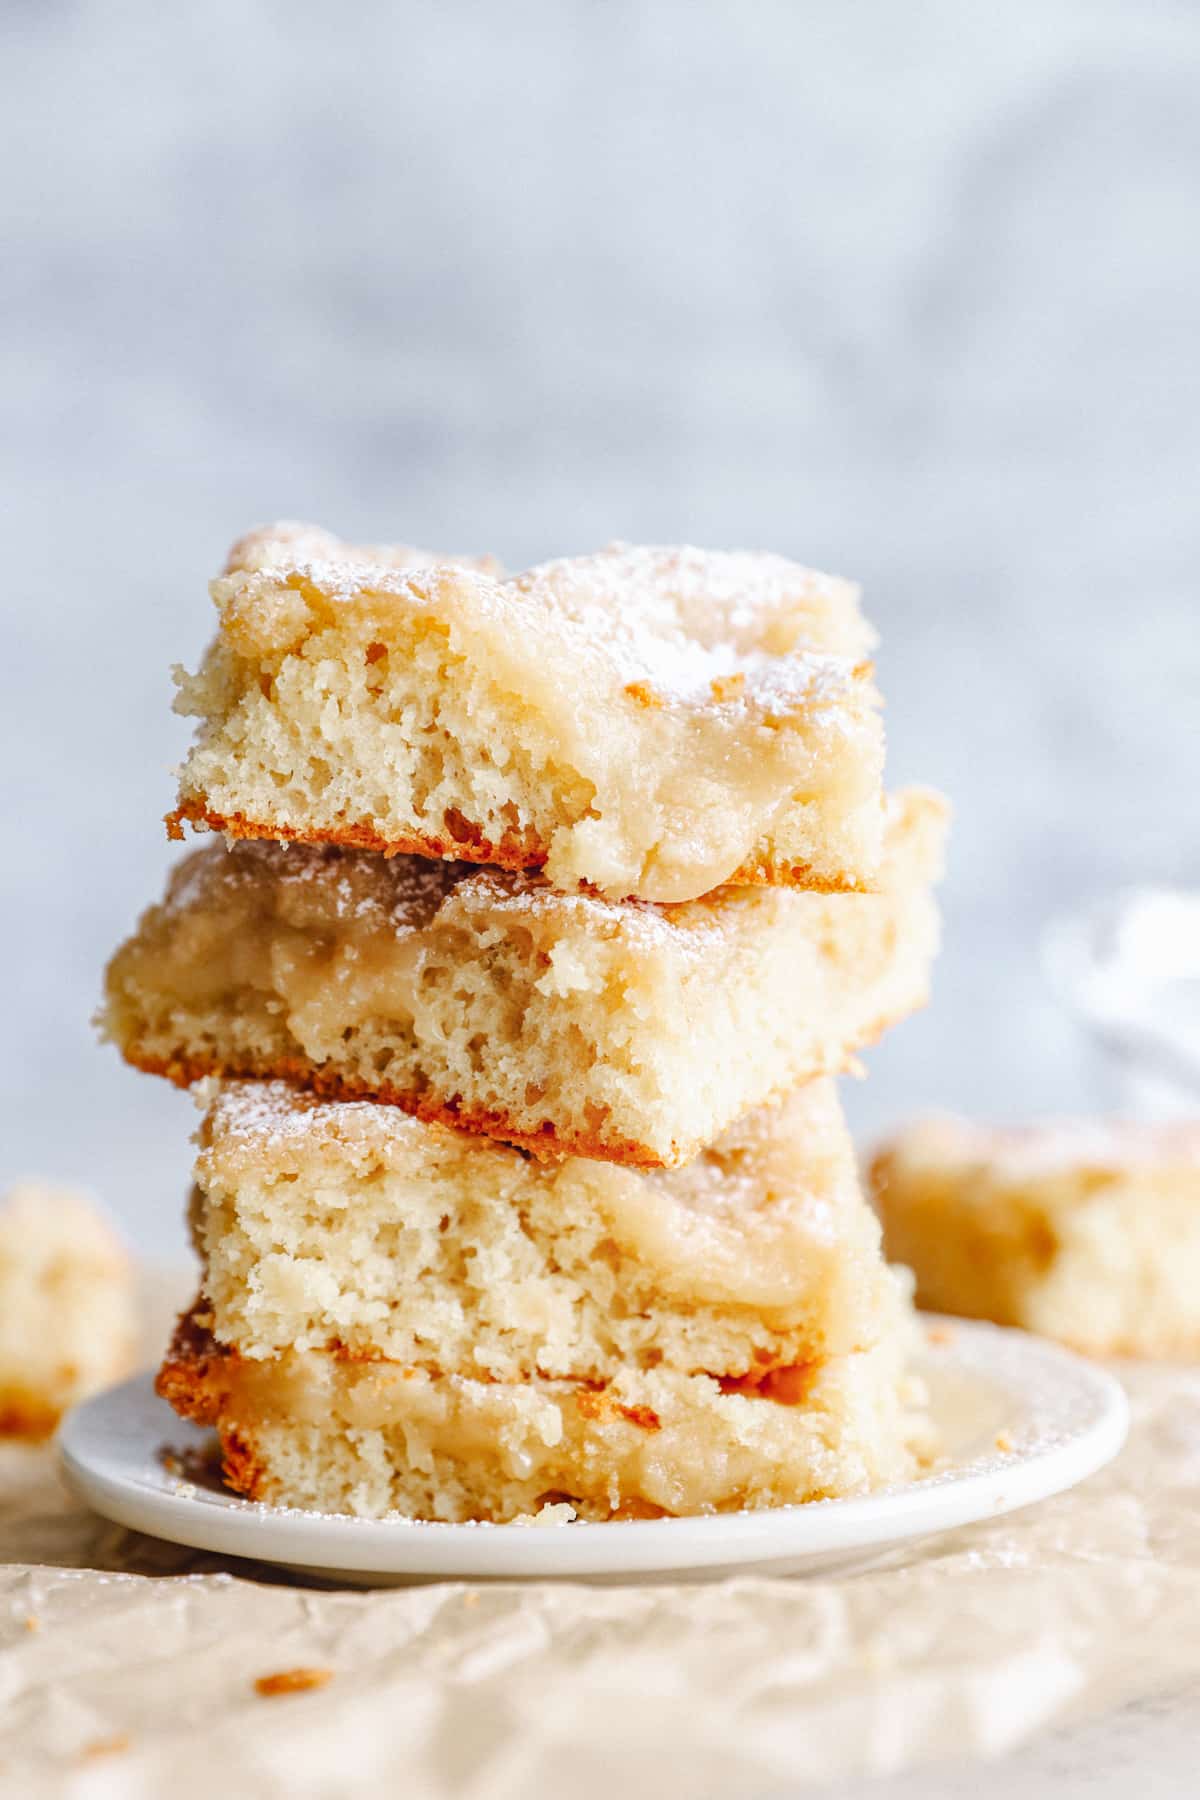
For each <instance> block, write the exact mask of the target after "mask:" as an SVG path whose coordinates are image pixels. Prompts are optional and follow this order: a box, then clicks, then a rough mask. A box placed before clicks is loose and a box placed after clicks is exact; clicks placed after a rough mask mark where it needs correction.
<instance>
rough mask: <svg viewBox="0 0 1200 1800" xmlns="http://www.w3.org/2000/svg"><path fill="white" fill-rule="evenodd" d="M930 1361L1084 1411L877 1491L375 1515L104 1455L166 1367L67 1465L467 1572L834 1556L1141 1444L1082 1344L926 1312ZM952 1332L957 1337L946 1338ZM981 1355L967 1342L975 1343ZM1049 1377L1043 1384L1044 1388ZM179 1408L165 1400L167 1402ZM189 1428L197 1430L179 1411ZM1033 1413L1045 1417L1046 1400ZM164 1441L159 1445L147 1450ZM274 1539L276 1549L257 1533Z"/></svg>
mask: <svg viewBox="0 0 1200 1800" xmlns="http://www.w3.org/2000/svg"><path fill="white" fill-rule="evenodd" d="M919 1325H920V1327H921V1328H922V1333H923V1337H924V1342H923V1344H922V1347H921V1351H920V1354H919V1356H918V1358H917V1370H918V1373H919V1372H921V1368H922V1366H924V1367H926V1368H929V1367H930V1366H931V1365H933V1364H938V1365H941V1366H942V1367H944V1368H946V1369H947V1370H949V1371H950V1372H952V1373H956V1374H960V1375H962V1374H965V1375H967V1376H971V1375H975V1376H977V1377H979V1378H980V1379H989V1378H990V1379H991V1380H993V1381H996V1380H998V1379H1002V1375H1001V1376H1000V1377H998V1376H997V1375H996V1374H995V1373H992V1374H991V1375H990V1377H989V1364H993V1365H994V1364H995V1363H996V1362H997V1361H998V1362H999V1363H1000V1364H1001V1365H1002V1366H1003V1365H1004V1364H1006V1363H1007V1364H1010V1365H1013V1367H1012V1368H1011V1369H1010V1370H1008V1371H1007V1373H1008V1374H1009V1378H1010V1381H1015V1380H1019V1378H1020V1376H1021V1375H1022V1373H1023V1372H1024V1373H1027V1374H1028V1375H1030V1376H1033V1375H1035V1374H1036V1375H1037V1376H1038V1377H1039V1378H1040V1379H1041V1380H1042V1381H1043V1382H1044V1381H1045V1380H1046V1379H1047V1377H1048V1376H1049V1377H1051V1378H1052V1382H1051V1385H1052V1388H1054V1389H1056V1390H1057V1392H1058V1395H1059V1403H1060V1405H1062V1404H1063V1403H1064V1401H1070V1402H1071V1403H1072V1410H1074V1409H1075V1408H1076V1407H1078V1409H1079V1411H1080V1415H1081V1416H1080V1422H1079V1424H1078V1425H1074V1424H1072V1426H1071V1427H1070V1428H1069V1429H1068V1430H1067V1431H1066V1433H1065V1435H1064V1434H1063V1433H1062V1431H1061V1429H1060V1431H1059V1432H1058V1434H1057V1435H1056V1436H1055V1437H1054V1440H1053V1441H1051V1442H1048V1443H1047V1444H1045V1445H1044V1446H1042V1447H1038V1446H1037V1445H1036V1444H1034V1445H1033V1446H1031V1447H1027V1448H1026V1449H1025V1450H1023V1451H1021V1452H1020V1453H1016V1452H1014V1453H1012V1454H1011V1457H1009V1456H1007V1455H1005V1454H1004V1453H999V1454H998V1455H994V1456H992V1457H990V1458H988V1457H982V1458H978V1457H977V1458H976V1459H974V1461H971V1462H967V1463H966V1464H964V1465H959V1466H957V1467H953V1466H952V1467H951V1468H949V1469H947V1470H943V1471H935V1472H934V1473H933V1474H931V1475H929V1476H925V1477H922V1478H920V1479H918V1480H916V1481H913V1482H908V1483H905V1484H903V1485H902V1486H898V1487H889V1488H884V1489H880V1490H879V1491H877V1492H875V1493H872V1494H863V1495H853V1496H849V1497H846V1498H840V1499H828V1500H816V1501H808V1502H804V1503H802V1504H796V1505H789V1506H778V1507H769V1508H763V1509H761V1510H758V1511H742V1512H734V1513H710V1514H700V1515H690V1516H686V1517H682V1518H667V1519H630V1520H611V1521H585V1520H579V1521H575V1522H574V1523H572V1524H571V1525H570V1526H569V1527H566V1528H562V1527H545V1526H537V1525H535V1524H520V1525H518V1524H504V1525H495V1524H491V1523H486V1522H482V1521H480V1522H470V1523H462V1524H449V1523H445V1522H442V1521H437V1520H414V1519H362V1518H356V1517H353V1516H351V1515H346V1514H332V1513H314V1512H309V1511H303V1510H301V1509H299V1508H288V1507H275V1506H269V1505H266V1504H264V1503H262V1502H257V1501H252V1500H245V1499H241V1498H239V1497H238V1496H236V1495H223V1494H217V1493H210V1492H208V1491H207V1490H204V1489H197V1488H194V1487H192V1486H191V1484H188V1483H186V1482H178V1483H177V1485H176V1487H175V1488H173V1489H172V1488H169V1487H167V1486H166V1485H165V1484H166V1482H167V1481H168V1480H170V1479H171V1478H170V1477H168V1476H167V1475H166V1473H165V1472H164V1475H163V1484H162V1485H158V1484H154V1483H150V1482H147V1481H146V1480H145V1478H144V1476H143V1475H140V1474H136V1473H123V1474H118V1475H114V1474H112V1473H111V1471H110V1470H109V1469H107V1468H105V1467H104V1466H97V1462H96V1461H95V1459H94V1458H93V1456H92V1454H91V1452H90V1450H89V1438H90V1437H91V1436H92V1434H94V1433H95V1432H96V1431H97V1429H99V1430H101V1431H103V1430H104V1427H105V1423H106V1421H109V1420H115V1419H116V1418H117V1417H119V1415H120V1413H121V1411H122V1409H125V1410H128V1409H129V1408H130V1406H131V1405H137V1406H142V1405H144V1404H145V1403H146V1400H147V1398H148V1397H149V1394H152V1391H153V1375H152V1373H150V1372H147V1371H143V1372H142V1373H140V1374H138V1375H135V1376H132V1377H130V1378H129V1379H128V1380H127V1381H125V1382H122V1383H121V1384H120V1385H119V1386H117V1387H113V1388H109V1389H106V1390H105V1391H104V1392H103V1393H101V1394H97V1395H95V1396H93V1397H92V1398H91V1399H90V1400H85V1401H83V1402H82V1403H81V1404H80V1405H79V1406H77V1407H75V1408H74V1409H73V1410H72V1411H71V1412H70V1413H69V1414H68V1415H67V1417H66V1419H65V1420H64V1421H63V1424H62V1426H61V1427H60V1431H59V1437H58V1444H57V1449H58V1458H59V1465H60V1468H61V1471H62V1474H63V1476H64V1479H65V1480H66V1482H67V1485H68V1487H69V1488H70V1489H71V1491H72V1492H73V1493H74V1494H75V1495H76V1496H77V1497H78V1498H79V1499H81V1500H82V1501H83V1502H84V1503H85V1504H86V1505H88V1506H90V1507H91V1508H92V1509H93V1511H96V1512H98V1513H100V1514H101V1515H102V1516H103V1517H106V1518H108V1519H110V1520H113V1521H114V1522H115V1523H117V1524H119V1525H123V1526H126V1527H127V1528H129V1529H132V1530H136V1531H141V1532H143V1533H145V1534H146V1535H149V1536H157V1537H159V1538H163V1539H165V1540H166V1541H168V1542H172V1543H176V1544H181V1545H184V1546H187V1547H188V1548H192V1549H197V1550H203V1551H208V1552H213V1553H216V1554H218V1555H230V1556H236V1557H239V1558H241V1559H243V1560H250V1561H255V1562H263V1563H270V1564H275V1565H284V1566H287V1567H291V1568H293V1569H296V1570H305V1569H307V1570H310V1571H313V1572H316V1571H318V1570H319V1571H321V1572H323V1573H325V1574H326V1575H329V1574H334V1575H335V1576H336V1574H337V1573H338V1572H342V1573H345V1574H347V1575H360V1576H361V1575H377V1576H380V1577H389V1576H390V1577H404V1576H412V1577H421V1576H426V1577H428V1576H432V1577H434V1578H444V1579H455V1578H461V1577H474V1578H486V1577H490V1578H505V1577H514V1578H522V1577H528V1576H540V1577H546V1578H562V1577H564V1576H565V1577H567V1578H570V1577H581V1578H582V1577H588V1576H595V1575H610V1576H611V1575H618V1576H620V1575H627V1576H636V1575H639V1574H648V1573H671V1572H675V1573H679V1574H685V1573H686V1572H687V1571H689V1570H703V1569H709V1570H712V1569H716V1568H723V1567H728V1568H730V1569H733V1568H737V1567H742V1568H746V1569H752V1568H754V1567H756V1566H757V1567H767V1566H769V1565H771V1564H780V1563H793V1564H795V1563H803V1562H804V1561H806V1560H811V1561H813V1562H814V1564H815V1563H818V1562H819V1561H820V1559H823V1558H824V1559H827V1558H830V1557H832V1556H834V1555H836V1554H837V1553H838V1552H845V1553H846V1554H847V1555H848V1556H849V1555H853V1554H854V1553H855V1552H861V1551H863V1550H866V1549H871V1548H878V1549H879V1551H880V1552H881V1553H882V1552H883V1551H885V1550H887V1549H889V1548H891V1547H893V1546H895V1545H899V1544H901V1543H906V1542H910V1541H912V1540H913V1539H914V1538H917V1537H924V1536H933V1535H935V1534H937V1533H940V1532H942V1531H949V1530H953V1529H955V1528H957V1527H959V1526H962V1525H966V1524H970V1523H974V1522H977V1521H980V1520H983V1519H988V1518H998V1517H1001V1516H1002V1515H1003V1514H1005V1513H1009V1512H1015V1511H1017V1510H1019V1509H1020V1508H1022V1507H1025V1506H1029V1505H1033V1504H1035V1503H1036V1502H1037V1501H1039V1500H1043V1499H1050V1498H1052V1497H1053V1496H1054V1495H1055V1494H1059V1493H1062V1492H1065V1491H1066V1490H1067V1489H1068V1488H1070V1487H1074V1486H1075V1485H1076V1484H1077V1483H1078V1482H1080V1481H1082V1480H1085V1479H1086V1478H1087V1477H1088V1476H1089V1475H1092V1474H1095V1473H1096V1472H1097V1471H1098V1470H1099V1469H1101V1468H1103V1467H1104V1466H1105V1465H1106V1464H1107V1463H1109V1462H1110V1461H1111V1460H1112V1459H1113V1458H1114V1457H1115V1456H1116V1455H1117V1454H1118V1452H1119V1451H1120V1449H1121V1447H1122V1445H1123V1444H1124V1442H1125V1438H1126V1436H1127V1433H1128V1427H1129V1403H1128V1399H1127V1396H1126V1394H1125V1390H1124V1388H1123V1387H1122V1386H1121V1383H1120V1382H1119V1381H1118V1380H1117V1378H1116V1377H1115V1376H1114V1375H1113V1374H1111V1373H1110V1372H1109V1371H1108V1370H1107V1369H1105V1368H1103V1367H1102V1366H1100V1365H1098V1364H1096V1363H1093V1362H1089V1361H1087V1360H1086V1359H1085V1358H1083V1357H1081V1356H1079V1355H1077V1354H1076V1353H1075V1352H1073V1351H1070V1350H1067V1349H1065V1348H1064V1347H1063V1346H1061V1345H1059V1344H1056V1343H1052V1342H1051V1341H1049V1340H1048V1339H1044V1338H1037V1337H1034V1336H1033V1335H1032V1334H1031V1333H1028V1332H1024V1331H1017V1330H1014V1329H1012V1328H1011V1327H1006V1326H997V1325H991V1324H988V1323H985V1322H984V1321H982V1320H972V1319H959V1318H950V1317H943V1316H942V1315H939V1314H931V1313H923V1314H921V1315H920V1319H919ZM943 1334H944V1337H945V1340H946V1341H945V1342H943V1343H939V1342H938V1341H937V1340H938V1338H939V1336H942V1335H943ZM964 1353H965V1354H964ZM1036 1392H1037V1390H1036V1387H1035V1388H1034V1393H1035V1396H1036ZM156 1404H161V1405H163V1406H164V1407H165V1402H156ZM169 1416H170V1418H171V1421H172V1427H171V1428H172V1429H173V1430H180V1431H183V1430H193V1431H195V1430H196V1429H197V1428H196V1427H194V1426H192V1427H189V1426H187V1425H186V1423H185V1422H184V1421H182V1420H177V1419H175V1416H174V1415H173V1414H172V1415H169ZM1033 1417H1034V1419H1035V1420H1036V1417H1037V1402H1036V1398H1035V1402H1034V1411H1033ZM148 1453H149V1446H146V1447H145V1450H144V1451H143V1454H148ZM260 1535H261V1536H262V1538H263V1540H264V1543H263V1545H261V1546H260V1545H258V1544H256V1543H255V1542H254V1541H253V1540H254V1539H255V1538H257V1537H259V1536H260Z"/></svg>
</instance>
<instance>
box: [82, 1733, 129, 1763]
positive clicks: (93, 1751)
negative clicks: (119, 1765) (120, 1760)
mask: <svg viewBox="0 0 1200 1800" xmlns="http://www.w3.org/2000/svg"><path fill="white" fill-rule="evenodd" d="M131 1742H132V1740H131V1738H130V1736H129V1733H128V1732H127V1731H114V1732H113V1734H112V1736H111V1737H100V1738H93V1739H92V1740H91V1742H90V1743H88V1744H85V1745H84V1746H83V1749H82V1750H81V1751H80V1752H79V1754H80V1755H81V1756H86V1757H89V1758H90V1757H93V1756H119V1755H120V1754H121V1753H122V1751H125V1750H128V1749H129V1747H130V1744H131Z"/></svg>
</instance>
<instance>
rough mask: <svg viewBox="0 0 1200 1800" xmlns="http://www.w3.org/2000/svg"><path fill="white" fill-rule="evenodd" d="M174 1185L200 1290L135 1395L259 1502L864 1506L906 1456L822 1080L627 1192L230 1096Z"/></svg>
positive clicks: (215, 1109) (311, 1106)
mask: <svg viewBox="0 0 1200 1800" xmlns="http://www.w3.org/2000/svg"><path fill="white" fill-rule="evenodd" d="M196 1183H197V1185H196V1195H195V1200H194V1203H193V1213H192V1221H193V1232H194V1236H195V1240H196V1245H197V1249H198V1250H199V1252H200V1255H201V1260H202V1266H203V1275H202V1288H201V1294H200V1297H199V1299H198V1301H197V1303H196V1306H195V1307H194V1309H193V1311H192V1312H191V1314H190V1315H188V1316H187V1317H186V1318H185V1319H184V1321H183V1322H182V1323H181V1327H180V1330H179V1332H178V1333H177V1336H176V1340H175V1343H174V1345H173V1346H172V1349H171V1350H170V1352H169V1353H168V1356H167V1359H166V1362H165V1364H164V1367H163V1369H162V1371H161V1373H160V1377H159V1390H160V1392H161V1393H163V1394H164V1396H165V1397H166V1398H167V1399H168V1400H170V1402H171V1403H172V1405H174V1406H175V1407H176V1408H177V1410H179V1411H180V1412H182V1413H184V1414H185V1415H186V1416H188V1417H190V1418H194V1419H196V1420H198V1421H199V1422H201V1423H208V1424H215V1425H216V1426H217V1427H218V1429H219V1431H220V1434H221V1437H222V1442H223V1450H224V1457H225V1467H226V1472H227V1477H228V1479H229V1481H230V1483H231V1485H232V1486H234V1487H235V1488H236V1489H237V1490H238V1491H240V1492H244V1493H247V1494H250V1495H251V1496H252V1497H254V1498H257V1499H266V1500H270V1501H273V1502H275V1503H277V1504H284V1505H296V1506H308V1507H316V1508H318V1509H320V1510H324V1511H338V1512H347V1511H348V1512H355V1513H359V1514H362V1515H364V1516H376V1515H379V1514H382V1513H386V1512H391V1511H396V1512H400V1513H404V1514H408V1515H410V1516H416V1517H423V1518H439V1519H450V1520H460V1519H468V1518H482V1519H495V1520H504V1519H511V1518H514V1517H518V1516H522V1515H525V1514H529V1513H537V1512H538V1511H539V1510H540V1509H541V1508H542V1507H544V1506H546V1505H561V1504H562V1503H563V1502H565V1503H566V1504H567V1505H569V1506H570V1507H571V1508H572V1509H573V1510H574V1511H575V1512H576V1513H578V1514H579V1515H580V1516H582V1517H587V1518H608V1517H612V1516H630V1515H645V1514H653V1513H661V1512H669V1513H688V1512H703V1511H711V1510H714V1509H725V1508H737V1507H742V1506H767V1505H774V1504H782V1503H785V1502H789V1501H799V1500H808V1499H816V1498H821V1497H824V1496H827V1495H831V1494H841V1493H858V1492H865V1491H867V1490H869V1489H870V1488H872V1487H874V1486H877V1485H879V1484H880V1483H882V1482H885V1481H891V1480H898V1479H903V1478H905V1477H906V1476H908V1475H909V1474H911V1473H912V1472H913V1469H914V1467H915V1466H916V1458H917V1456H918V1454H919V1453H920V1451H921V1447H922V1446H923V1445H924V1446H925V1447H926V1448H927V1442H926V1440H927V1422H926V1420H925V1417H924V1414H923V1411H922V1404H923V1397H922V1394H921V1391H920V1388H919V1385H918V1384H916V1383H914V1382H913V1381H912V1380H911V1378H910V1377H909V1376H908V1375H907V1373H906V1362H907V1358H908V1355H909V1353H910V1350H911V1348H912V1344H913V1334H912V1330H911V1323H910V1320H909V1316H908V1312H907V1307H906V1301H905V1298H904V1295H903V1293H902V1290H901V1289H900V1287H899V1286H898V1284H897V1281H896V1278H895V1277H894V1276H893V1275H892V1274H891V1273H890V1272H889V1271H888V1270H887V1269H886V1268H885V1266H884V1264H883V1261H882V1257H881V1255H880V1250H879V1240H878V1226H877V1222H876V1221H875V1219H874V1218H873V1216H872V1215H871V1213H870V1210H869V1208H868V1207H867V1205H866V1202H865V1201H864V1199H863V1197H862V1194H861V1190H860V1188H859V1185H858V1180H857V1172H856V1167H855V1162H854V1156H853V1152H852V1149H851V1146H850V1143H849V1140H848V1138H847V1135H846V1131H845V1126H844V1123H843V1120H842V1117H841V1112H840V1108H839V1106H838V1102H837V1098H836V1095H835V1093H834V1091H833V1088H832V1086H831V1084H829V1083H828V1082H817V1083H813V1084H811V1085H810V1086H809V1087H807V1088H805V1089H800V1090H798V1091H797V1092H796V1093H795V1094H793V1095H791V1096H789V1098H788V1099H787V1101H785V1102H784V1104H783V1105H781V1106H780V1107H778V1108H770V1109H765V1110H764V1111H763V1112H761V1113H759V1114H756V1115H755V1116H754V1118H753V1119H752V1120H751V1121H748V1122H746V1123H745V1124H744V1125H743V1126H742V1127H740V1128H739V1129H738V1130H736V1131H734V1132H731V1133H730V1134H728V1136H727V1137H726V1138H725V1139H723V1140H722V1141H721V1142H720V1143H719V1144H718V1145H716V1146H714V1148H713V1149H711V1150H709V1151H706V1152H705V1153H704V1155H703V1156H702V1157H701V1158H699V1159H698V1160H697V1161H696V1162H694V1163H693V1164H692V1165H691V1167H690V1168H688V1169H685V1170H680V1171H673V1172H658V1171H656V1172H652V1173H647V1172H644V1171H635V1170H630V1169H623V1168H619V1167H611V1166H605V1165H601V1164H597V1163H594V1162H587V1161H580V1160H576V1161H568V1162H565V1163H563V1164H560V1165H557V1166H554V1167H550V1168H543V1167H540V1166H539V1165H537V1164H536V1163H533V1162H530V1161H529V1160H528V1159H527V1158H525V1157H523V1156H522V1155H521V1154H520V1153H519V1152H517V1151H515V1150H511V1149H508V1148H507V1147H504V1146H500V1145H495V1144H490V1143H487V1142H486V1141H484V1140H480V1139H472V1138H468V1137H465V1136H463V1135H462V1134H460V1133H455V1132H451V1131H447V1130H446V1129H445V1128H443V1127H441V1126H437V1125H425V1124H422V1123H420V1122H418V1121H415V1120H412V1119H409V1118H406V1117H405V1116H404V1115H403V1114H402V1113H399V1112H397V1111H396V1110H394V1109H388V1108H383V1107H379V1106H372V1105H370V1104H367V1103H362V1102H359V1103H353V1102H350V1103H333V1104H330V1103H324V1102H321V1101H318V1100H315V1099H314V1098H313V1097H312V1096H310V1095H305V1094H303V1093H300V1092H298V1091H297V1090H295V1089H291V1088H288V1087H287V1086H285V1085H284V1084H267V1083H252V1084H231V1085H230V1086H228V1087H225V1088H219V1089H218V1090H217V1092H216V1093H215V1095H214V1096H213V1097H212V1100H211V1105H210V1110H209V1112H208V1115H207V1117H206V1120H205V1123H204V1126H203V1128H202V1132H201V1149H200V1155H199V1157H198V1159H197V1165H196Z"/></svg>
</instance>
